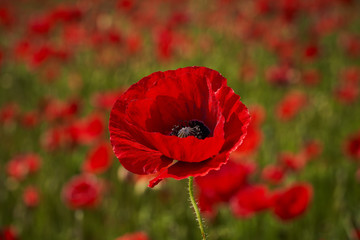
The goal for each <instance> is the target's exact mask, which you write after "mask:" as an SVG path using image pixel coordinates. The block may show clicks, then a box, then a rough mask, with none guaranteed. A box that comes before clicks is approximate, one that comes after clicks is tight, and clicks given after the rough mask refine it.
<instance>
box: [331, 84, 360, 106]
mask: <svg viewBox="0 0 360 240" xmlns="http://www.w3.org/2000/svg"><path fill="white" fill-rule="evenodd" d="M359 93H360V90H359V87H358V86H354V85H352V84H343V85H341V86H339V87H337V88H336V89H335V97H336V99H337V100H338V101H339V102H341V103H344V104H351V103H354V102H355V101H356V100H357V99H358V98H359Z"/></svg>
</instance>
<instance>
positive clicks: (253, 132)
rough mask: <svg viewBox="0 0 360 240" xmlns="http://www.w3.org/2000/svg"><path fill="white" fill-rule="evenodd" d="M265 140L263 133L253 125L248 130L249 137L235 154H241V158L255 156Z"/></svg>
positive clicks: (247, 136)
mask: <svg viewBox="0 0 360 240" xmlns="http://www.w3.org/2000/svg"><path fill="white" fill-rule="evenodd" d="M262 139H263V133H262V131H261V130H259V129H258V128H256V127H253V126H252V124H250V126H249V127H248V129H247V135H246V137H245V139H244V142H243V144H241V145H240V146H239V147H238V148H237V149H236V150H235V151H234V154H239V155H241V156H249V155H251V154H254V153H255V152H256V151H257V149H258V147H259V146H260V144H261V142H262Z"/></svg>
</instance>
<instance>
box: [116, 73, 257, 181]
mask: <svg viewBox="0 0 360 240" xmlns="http://www.w3.org/2000/svg"><path fill="white" fill-rule="evenodd" d="M239 99H240V97H239V96H238V95H236V94H235V93H234V91H233V90H232V89H231V88H229V87H228V86H227V85H226V79H225V78H224V77H222V76H221V75H220V74H219V73H218V72H216V71H214V70H211V69H208V68H205V67H186V68H180V69H177V70H170V71H166V72H156V73H153V74H151V75H150V76H147V77H145V78H143V79H142V80H140V81H139V82H138V83H136V84H134V85H132V86H131V87H130V88H129V89H128V90H127V91H126V92H125V93H124V94H123V95H122V96H120V97H119V99H118V100H117V101H116V103H115V105H114V107H113V109H112V111H111V113H110V123H109V129H110V140H111V144H112V146H113V150H114V152H115V154H116V156H117V157H118V159H119V161H120V162H121V164H122V165H123V166H124V167H125V168H126V169H127V170H129V171H131V172H133V173H136V174H153V173H159V175H158V176H157V177H156V178H154V179H153V180H152V181H151V182H150V184H149V186H150V187H154V186H155V185H156V184H157V183H159V182H160V181H161V180H162V179H164V178H169V177H170V178H175V179H178V180H179V179H184V178H187V177H189V176H203V175H206V174H207V173H208V172H209V171H210V170H214V169H219V168H220V166H221V165H223V164H224V163H226V162H227V160H228V158H229V154H230V152H232V151H234V150H235V149H236V148H237V147H238V146H239V145H240V144H241V143H242V140H243V138H244V137H245V134H246V128H247V126H248V125H249V121H250V116H249V112H248V110H247V108H246V107H245V105H244V104H242V103H241V102H240V101H239Z"/></svg>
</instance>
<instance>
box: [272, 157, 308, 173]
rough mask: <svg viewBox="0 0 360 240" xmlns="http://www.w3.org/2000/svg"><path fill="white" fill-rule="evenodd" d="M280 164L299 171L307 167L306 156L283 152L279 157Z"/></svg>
mask: <svg viewBox="0 0 360 240" xmlns="http://www.w3.org/2000/svg"><path fill="white" fill-rule="evenodd" d="M278 159H279V162H280V163H281V164H283V165H284V166H285V167H286V168H287V169H290V170H293V171H299V170H301V169H303V168H304V167H305V165H306V160H307V158H306V156H305V155H304V154H293V153H289V152H283V153H281V154H280V155H279V156H278Z"/></svg>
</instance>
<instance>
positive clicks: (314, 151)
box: [302, 140, 323, 161]
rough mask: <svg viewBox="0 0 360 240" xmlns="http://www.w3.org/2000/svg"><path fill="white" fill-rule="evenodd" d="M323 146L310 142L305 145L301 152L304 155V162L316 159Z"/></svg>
mask: <svg viewBox="0 0 360 240" xmlns="http://www.w3.org/2000/svg"><path fill="white" fill-rule="evenodd" d="M322 149H323V146H322V143H321V142H320V141H317V140H312V141H308V142H306V143H305V145H304V147H303V150H302V152H303V153H304V155H305V158H306V160H307V161H308V160H312V159H314V158H316V157H318V156H319V155H320V154H321V152H322Z"/></svg>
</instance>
